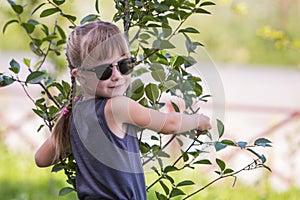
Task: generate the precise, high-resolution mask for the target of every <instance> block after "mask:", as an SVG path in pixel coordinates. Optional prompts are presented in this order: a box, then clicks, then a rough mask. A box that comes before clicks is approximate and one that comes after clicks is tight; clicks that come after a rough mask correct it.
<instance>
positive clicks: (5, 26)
mask: <svg viewBox="0 0 300 200" xmlns="http://www.w3.org/2000/svg"><path fill="white" fill-rule="evenodd" d="M12 23H19V21H18V20H16V19H13V20H10V21H8V22H6V24H5V25H4V26H3V29H2V33H3V34H4V33H5V30H6V29H7V27H8V25H10V24H12Z"/></svg>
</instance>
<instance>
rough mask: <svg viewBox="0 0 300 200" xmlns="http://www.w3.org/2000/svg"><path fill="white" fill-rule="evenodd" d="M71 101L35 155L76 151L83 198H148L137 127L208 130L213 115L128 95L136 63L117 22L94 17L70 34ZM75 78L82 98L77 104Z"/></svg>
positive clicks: (46, 161) (48, 159) (43, 157)
mask: <svg viewBox="0 0 300 200" xmlns="http://www.w3.org/2000/svg"><path fill="white" fill-rule="evenodd" d="M66 56H67V60H68V65H69V68H70V72H71V81H72V91H71V96H70V102H69V104H68V105H67V106H66V108H65V109H64V111H63V112H62V114H61V116H60V118H59V119H58V121H57V123H56V125H55V127H54V129H53V133H52V135H51V136H50V137H49V138H48V139H47V140H46V141H45V142H44V143H43V144H42V146H41V147H40V148H39V149H38V151H37V152H36V155H35V162H36V164H37V166H39V167H47V166H50V165H53V164H55V163H56V162H58V161H59V159H61V158H63V157H65V156H67V154H66V152H70V150H71V152H72V154H73V155H74V158H75V161H76V165H77V169H76V190H77V195H78V197H79V199H112V200H116V199H134V200H143V199H146V186H145V180H144V173H143V169H142V165H141V160H140V154H139V143H138V139H137V137H136V133H135V131H134V130H135V129H134V126H139V127H143V128H147V129H151V130H154V131H156V132H160V133H164V134H174V133H180V132H185V131H188V130H192V129H198V130H201V131H203V130H208V129H210V128H211V125H210V122H209V118H208V117H206V116H204V115H200V114H193V115H186V114H182V113H161V112H158V111H156V110H153V109H149V108H146V107H143V106H142V105H140V104H139V103H137V102H135V101H134V100H131V99H130V98H128V97H126V96H123V95H124V93H125V92H126V90H127V88H128V86H129V84H130V72H131V71H132V69H133V67H134V63H135V61H136V60H135V58H133V57H131V55H130V51H129V47H128V43H127V41H126V39H125V37H124V36H123V35H122V34H121V32H120V30H119V29H118V28H117V26H115V25H114V24H111V23H108V22H103V21H95V22H90V23H87V24H85V25H82V26H79V27H76V28H75V29H74V30H73V32H72V33H71V35H70V36H69V38H68V43H67V51H66ZM76 80H77V81H78V82H79V83H80V87H81V92H82V94H83V97H82V98H81V99H79V100H78V101H77V102H76V104H75V103H74V102H75V100H74V99H75V98H74V94H75V88H76Z"/></svg>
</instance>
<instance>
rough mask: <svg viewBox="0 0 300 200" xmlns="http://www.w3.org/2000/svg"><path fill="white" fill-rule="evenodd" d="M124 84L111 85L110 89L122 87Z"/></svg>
mask: <svg viewBox="0 0 300 200" xmlns="http://www.w3.org/2000/svg"><path fill="white" fill-rule="evenodd" d="M122 86H123V85H122V84H121V85H113V86H109V88H110V89H116V88H120V87H122Z"/></svg>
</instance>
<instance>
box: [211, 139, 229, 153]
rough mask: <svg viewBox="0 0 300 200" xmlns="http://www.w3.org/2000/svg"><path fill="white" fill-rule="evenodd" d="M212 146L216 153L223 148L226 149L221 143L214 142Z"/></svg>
mask: <svg viewBox="0 0 300 200" xmlns="http://www.w3.org/2000/svg"><path fill="white" fill-rule="evenodd" d="M214 146H215V149H216V151H220V150H222V149H224V148H226V147H227V145H226V144H223V143H221V142H219V141H216V142H215V145H214Z"/></svg>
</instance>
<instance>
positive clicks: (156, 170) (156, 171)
mask: <svg viewBox="0 0 300 200" xmlns="http://www.w3.org/2000/svg"><path fill="white" fill-rule="evenodd" d="M151 169H152V170H153V171H155V173H156V174H157V175H158V176H160V173H159V171H158V169H157V168H156V167H155V166H152V167H151Z"/></svg>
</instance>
